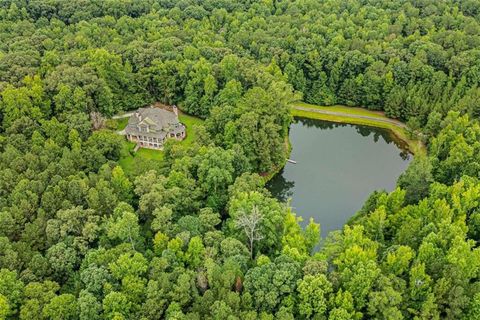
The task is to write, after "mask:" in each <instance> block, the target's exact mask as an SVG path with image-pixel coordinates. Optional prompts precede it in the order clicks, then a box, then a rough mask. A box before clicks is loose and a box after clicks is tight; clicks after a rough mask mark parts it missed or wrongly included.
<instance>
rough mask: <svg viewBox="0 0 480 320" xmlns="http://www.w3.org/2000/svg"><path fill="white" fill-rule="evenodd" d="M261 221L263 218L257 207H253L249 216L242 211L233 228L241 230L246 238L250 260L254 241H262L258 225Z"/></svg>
mask: <svg viewBox="0 0 480 320" xmlns="http://www.w3.org/2000/svg"><path fill="white" fill-rule="evenodd" d="M262 220H263V216H262V214H261V213H260V211H259V210H258V207H257V206H253V208H252V211H251V212H250V214H247V213H246V212H244V211H242V212H240V214H239V216H238V217H237V220H236V221H235V226H236V227H237V228H238V229H243V232H244V233H245V235H246V236H247V238H248V245H249V249H250V258H251V259H253V245H254V242H255V241H259V240H262V239H263V238H264V236H263V235H262V234H261V233H260V223H261V222H262Z"/></svg>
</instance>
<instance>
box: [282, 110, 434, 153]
mask: <svg viewBox="0 0 480 320" xmlns="http://www.w3.org/2000/svg"><path fill="white" fill-rule="evenodd" d="M293 105H298V106H302V107H306V108H312V109H313V107H311V106H313V105H309V104H302V105H301V104H298V103H295V104H293ZM326 108H328V109H326ZM336 108H338V107H320V106H316V109H320V110H328V111H335V112H342V113H345V115H331V114H322V113H318V112H314V111H305V110H298V109H294V108H292V109H291V112H292V115H293V116H294V117H303V118H309V119H317V120H324V121H331V122H338V123H348V124H357V125H364V126H370V127H376V128H382V129H387V130H390V131H391V132H392V134H393V135H394V136H395V137H396V138H397V139H399V140H401V141H402V142H403V143H404V144H405V146H406V147H407V148H408V150H409V151H410V152H411V153H413V154H414V155H415V154H417V155H418V154H424V153H425V152H426V148H425V145H424V144H423V143H422V142H421V141H419V140H414V139H411V138H409V136H408V134H407V132H406V131H405V129H404V128H402V127H400V126H398V125H395V124H393V123H387V122H383V121H375V120H373V119H364V118H355V117H351V116H349V114H350V115H365V116H371V114H370V113H373V114H376V115H377V117H378V118H379V119H389V118H386V117H385V116H382V115H381V114H378V113H376V112H372V111H368V110H363V112H362V110H358V109H360V108H352V107H341V106H339V108H341V110H342V111H339V109H336ZM348 110H352V112H351V113H348V112H347V111H348Z"/></svg>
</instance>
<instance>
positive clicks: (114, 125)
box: [107, 118, 128, 131]
mask: <svg viewBox="0 0 480 320" xmlns="http://www.w3.org/2000/svg"><path fill="white" fill-rule="evenodd" d="M127 124H128V118H120V119H108V120H107V128H110V129H112V130H115V131H120V130H123V129H125V127H126V126H127Z"/></svg>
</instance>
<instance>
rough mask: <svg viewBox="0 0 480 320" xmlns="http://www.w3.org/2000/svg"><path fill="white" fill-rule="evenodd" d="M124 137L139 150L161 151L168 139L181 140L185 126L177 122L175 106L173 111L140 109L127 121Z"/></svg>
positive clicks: (152, 108) (153, 108) (151, 108)
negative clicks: (139, 148) (134, 143)
mask: <svg viewBox="0 0 480 320" xmlns="http://www.w3.org/2000/svg"><path fill="white" fill-rule="evenodd" d="M125 135H126V137H127V139H128V140H130V141H133V142H136V143H137V145H138V146H139V147H141V148H150V149H162V148H163V144H164V142H165V141H166V140H167V139H168V138H172V139H177V140H183V139H184V138H185V126H184V125H183V124H182V123H180V121H179V120H178V110H177V107H176V106H173V111H169V110H165V109H160V108H155V107H147V108H140V109H138V110H137V111H136V112H135V113H133V114H132V115H131V116H130V119H128V124H127V126H126V128H125Z"/></svg>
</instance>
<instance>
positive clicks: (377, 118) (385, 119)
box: [292, 105, 406, 128]
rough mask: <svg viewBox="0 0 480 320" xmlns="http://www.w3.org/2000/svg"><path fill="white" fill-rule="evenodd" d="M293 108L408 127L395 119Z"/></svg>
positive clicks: (299, 108)
mask: <svg viewBox="0 0 480 320" xmlns="http://www.w3.org/2000/svg"><path fill="white" fill-rule="evenodd" d="M292 108H294V109H296V110H301V111H308V112H315V113H320V114H326V115H331V116H340V117H348V118H357V119H366V120H372V121H377V122H383V123H390V124H393V125H396V126H398V127H400V128H405V127H406V125H405V124H404V123H403V122H400V121H397V120H393V119H388V118H379V117H370V116H364V115H359V114H350V113H345V112H336V111H327V110H320V109H317V108H308V107H301V106H295V105H293V106H292Z"/></svg>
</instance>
